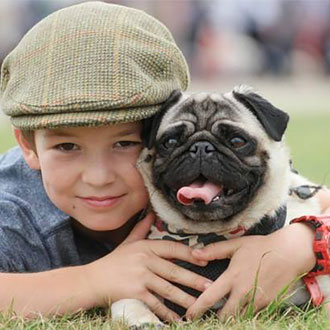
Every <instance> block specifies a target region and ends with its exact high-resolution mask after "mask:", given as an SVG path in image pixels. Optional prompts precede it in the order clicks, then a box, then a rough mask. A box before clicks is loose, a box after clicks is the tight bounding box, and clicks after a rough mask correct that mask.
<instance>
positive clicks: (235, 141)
mask: <svg viewBox="0 0 330 330" xmlns="http://www.w3.org/2000/svg"><path fill="white" fill-rule="evenodd" d="M229 142H230V144H231V146H232V147H234V148H235V149H238V148H241V147H243V146H245V145H246V140H244V139H243V138H241V137H239V136H234V137H233V138H231V139H230V141H229Z"/></svg>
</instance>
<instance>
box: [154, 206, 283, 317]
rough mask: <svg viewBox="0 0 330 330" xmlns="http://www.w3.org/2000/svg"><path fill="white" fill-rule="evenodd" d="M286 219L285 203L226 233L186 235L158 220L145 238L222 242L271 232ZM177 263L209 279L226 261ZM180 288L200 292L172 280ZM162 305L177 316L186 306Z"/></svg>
mask: <svg viewBox="0 0 330 330" xmlns="http://www.w3.org/2000/svg"><path fill="white" fill-rule="evenodd" d="M285 219H286V206H283V207H280V208H279V209H278V210H277V211H276V212H275V215H274V216H273V217H269V216H265V217H263V218H262V219H261V221H260V222H258V223H257V224H256V225H254V226H252V227H251V228H249V229H247V230H246V229H244V228H243V227H238V228H237V229H236V230H234V231H231V232H229V233H228V234H226V235H218V234H216V233H210V234H186V233H183V232H182V231H177V232H173V229H172V228H169V226H168V225H167V224H166V223H164V222H163V221H161V220H160V219H158V220H157V221H156V222H155V224H154V225H153V226H152V228H151V233H150V235H149V238H151V239H163V240H168V241H175V242H181V243H183V244H185V245H188V246H191V247H200V248H201V247H204V246H206V245H208V244H210V243H216V242H221V241H225V240H228V239H231V238H235V237H240V236H248V235H267V234H270V233H273V232H274V231H276V230H278V229H280V228H282V227H283V226H284V223H285ZM174 262H175V263H176V264H177V265H179V266H181V267H183V268H186V269H189V270H191V271H192V272H194V273H197V274H199V275H201V276H203V277H206V278H209V279H210V280H212V281H215V280H216V279H217V278H218V277H219V276H220V275H221V274H222V273H223V272H224V271H225V270H226V268H227V267H228V265H229V262H230V260H229V259H222V260H213V261H210V262H209V263H208V264H207V266H205V267H201V266H197V265H193V264H190V263H188V262H185V261H181V260H175V261H174ZM173 284H175V285H176V286H177V287H179V288H180V289H182V290H183V291H185V292H187V293H188V294H190V295H192V296H195V297H198V296H199V295H200V294H201V292H200V291H197V290H194V289H192V288H188V287H186V286H183V285H181V284H177V283H173ZM165 305H166V306H167V307H168V308H170V309H172V310H173V311H175V312H176V313H178V314H179V315H180V316H183V315H185V312H186V309H185V308H183V307H181V306H179V305H177V304H175V303H173V302H171V301H169V300H165Z"/></svg>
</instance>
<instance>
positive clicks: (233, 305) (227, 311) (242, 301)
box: [217, 292, 248, 320]
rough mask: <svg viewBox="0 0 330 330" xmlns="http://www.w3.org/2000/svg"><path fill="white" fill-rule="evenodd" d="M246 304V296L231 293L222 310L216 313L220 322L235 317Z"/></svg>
mask: <svg viewBox="0 0 330 330" xmlns="http://www.w3.org/2000/svg"><path fill="white" fill-rule="evenodd" d="M247 302H248V296H247V294H245V295H243V296H241V295H239V294H238V293H235V292H232V293H231V294H230V296H229V298H228V300H227V301H226V304H225V305H224V306H223V308H222V309H221V310H220V311H219V312H218V313H217V314H218V316H219V318H220V319H222V320H225V319H227V318H228V317H229V316H231V315H232V316H234V315H237V314H238V313H239V312H240V310H242V309H243V308H244V307H245V306H246V303H247Z"/></svg>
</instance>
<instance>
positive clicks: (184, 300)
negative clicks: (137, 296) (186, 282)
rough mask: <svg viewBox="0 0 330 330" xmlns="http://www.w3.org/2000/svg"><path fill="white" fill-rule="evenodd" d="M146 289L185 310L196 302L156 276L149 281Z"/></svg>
mask: <svg viewBox="0 0 330 330" xmlns="http://www.w3.org/2000/svg"><path fill="white" fill-rule="evenodd" d="M148 289H150V290H151V291H153V292H155V293H157V294H158V295H160V296H161V297H163V298H166V299H168V300H170V301H173V302H174V303H176V304H178V305H179V306H182V307H185V308H188V307H190V306H191V305H192V304H193V303H194V302H195V301H196V298H194V297H192V296H191V295H189V294H188V293H186V292H184V291H182V290H181V289H179V288H178V287H176V286H175V285H173V284H171V283H169V282H167V281H165V280H164V279H162V278H161V277H158V276H155V278H154V279H153V280H152V281H150V283H149V284H148Z"/></svg>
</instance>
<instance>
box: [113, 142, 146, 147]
mask: <svg viewBox="0 0 330 330" xmlns="http://www.w3.org/2000/svg"><path fill="white" fill-rule="evenodd" d="M140 145H141V142H140V141H118V142H117V143H116V144H115V147H119V148H129V147H135V146H140Z"/></svg>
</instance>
